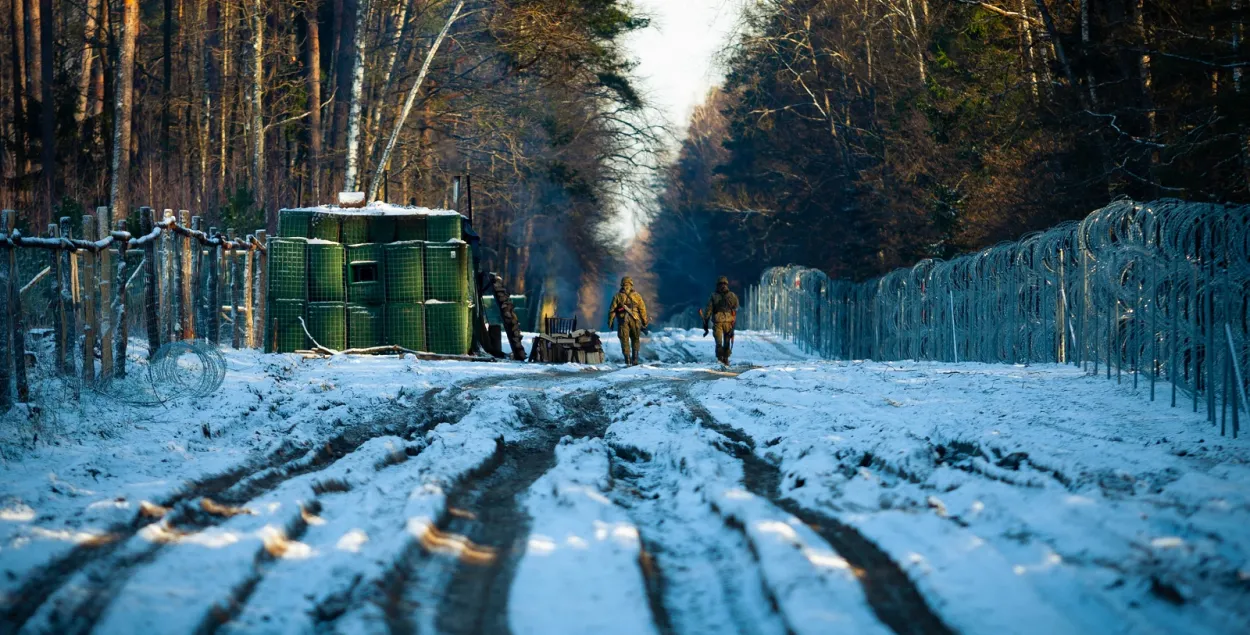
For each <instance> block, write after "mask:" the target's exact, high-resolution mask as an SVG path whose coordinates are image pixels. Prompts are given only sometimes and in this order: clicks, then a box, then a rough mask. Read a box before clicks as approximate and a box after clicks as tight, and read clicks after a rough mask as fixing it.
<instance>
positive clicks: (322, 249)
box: [308, 241, 347, 302]
mask: <svg viewBox="0 0 1250 635" xmlns="http://www.w3.org/2000/svg"><path fill="white" fill-rule="evenodd" d="M345 260H346V251H345V250H344V249H343V246H342V245H340V244H337V243H326V242H316V241H311V242H309V243H308V300H309V301H310V302H342V301H344V300H346V299H347V285H346V284H344V280H343V270H344V269H345V267H344V264H345V262H344V261H345Z"/></svg>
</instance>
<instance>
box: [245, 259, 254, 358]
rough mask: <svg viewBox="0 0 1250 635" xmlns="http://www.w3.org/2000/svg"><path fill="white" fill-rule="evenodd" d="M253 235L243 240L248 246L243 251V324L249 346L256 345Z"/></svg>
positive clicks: (246, 342)
mask: <svg viewBox="0 0 1250 635" xmlns="http://www.w3.org/2000/svg"><path fill="white" fill-rule="evenodd" d="M253 239H254V238H253V236H252V235H251V234H248V235H247V238H245V239H244V240H243V244H245V245H247V248H246V249H245V250H244V251H243V258H244V260H243V324H244V326H245V327H246V329H247V339H246V340H244V346H246V347H248V348H255V347H256V329H255V328H254V327H255V324H256V321H255V317H256V316H255V314H254V313H253V308H254V305H253V302H252V301H253V293H254V291H253V287H252V279H253V278H254V277H255V276H256V246H255V245H253V244H252V240H253Z"/></svg>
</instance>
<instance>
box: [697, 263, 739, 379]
mask: <svg viewBox="0 0 1250 635" xmlns="http://www.w3.org/2000/svg"><path fill="white" fill-rule="evenodd" d="M737 320H738V296H737V295H734V292H733V291H730V290H729V278H726V277H725V276H721V277H720V279H719V280H717V281H716V293H713V294H712V297H711V298H709V299H708V301H707V308H706V309H704V310H703V335H704V336H705V337H706V336H707V331H708V326H707V325H708V321H711V322H712V329H713V334H714V336H715V337H716V359H718V360H720V363H722V364H725V365H726V366H728V365H729V354H730V353H731V352H732V346H733V332H734V323H735V322H736V321H737Z"/></svg>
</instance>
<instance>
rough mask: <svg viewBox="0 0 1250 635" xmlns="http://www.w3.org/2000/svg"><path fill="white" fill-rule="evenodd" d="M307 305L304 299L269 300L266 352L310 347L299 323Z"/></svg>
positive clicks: (281, 351)
mask: <svg viewBox="0 0 1250 635" xmlns="http://www.w3.org/2000/svg"><path fill="white" fill-rule="evenodd" d="M306 306H307V303H306V302H304V301H302V300H273V299H271V300H269V312H268V315H267V320H268V323H267V324H266V325H265V352H267V353H290V352H293V351H300V350H307V349H308V338H307V337H305V336H304V329H303V327H302V326H300V323H299V320H300V318H302V317H304V309H305V307H306Z"/></svg>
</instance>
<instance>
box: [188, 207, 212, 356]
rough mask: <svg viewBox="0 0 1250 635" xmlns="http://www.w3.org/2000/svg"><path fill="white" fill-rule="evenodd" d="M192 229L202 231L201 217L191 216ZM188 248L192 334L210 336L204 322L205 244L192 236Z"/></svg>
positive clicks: (189, 312)
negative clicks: (203, 278)
mask: <svg viewBox="0 0 1250 635" xmlns="http://www.w3.org/2000/svg"><path fill="white" fill-rule="evenodd" d="M191 229H192V230H193V231H197V232H198V231H200V217H199V216H192V217H191ZM187 243H188V245H187V249H188V251H190V258H191V266H190V267H188V268H187V271H188V275H187V280H188V283H189V286H190V287H191V302H190V304H188V305H187V313H188V314H189V316H188V317H190V319H191V336H192V338H195V337H208V325H207V324H206V323H205V322H204V313H203V309H204V281H203V280H202V277H203V275H204V260H203V256H204V246H203V245H201V244H200V241H199V239H196V238H192V239H189V240H187Z"/></svg>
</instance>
